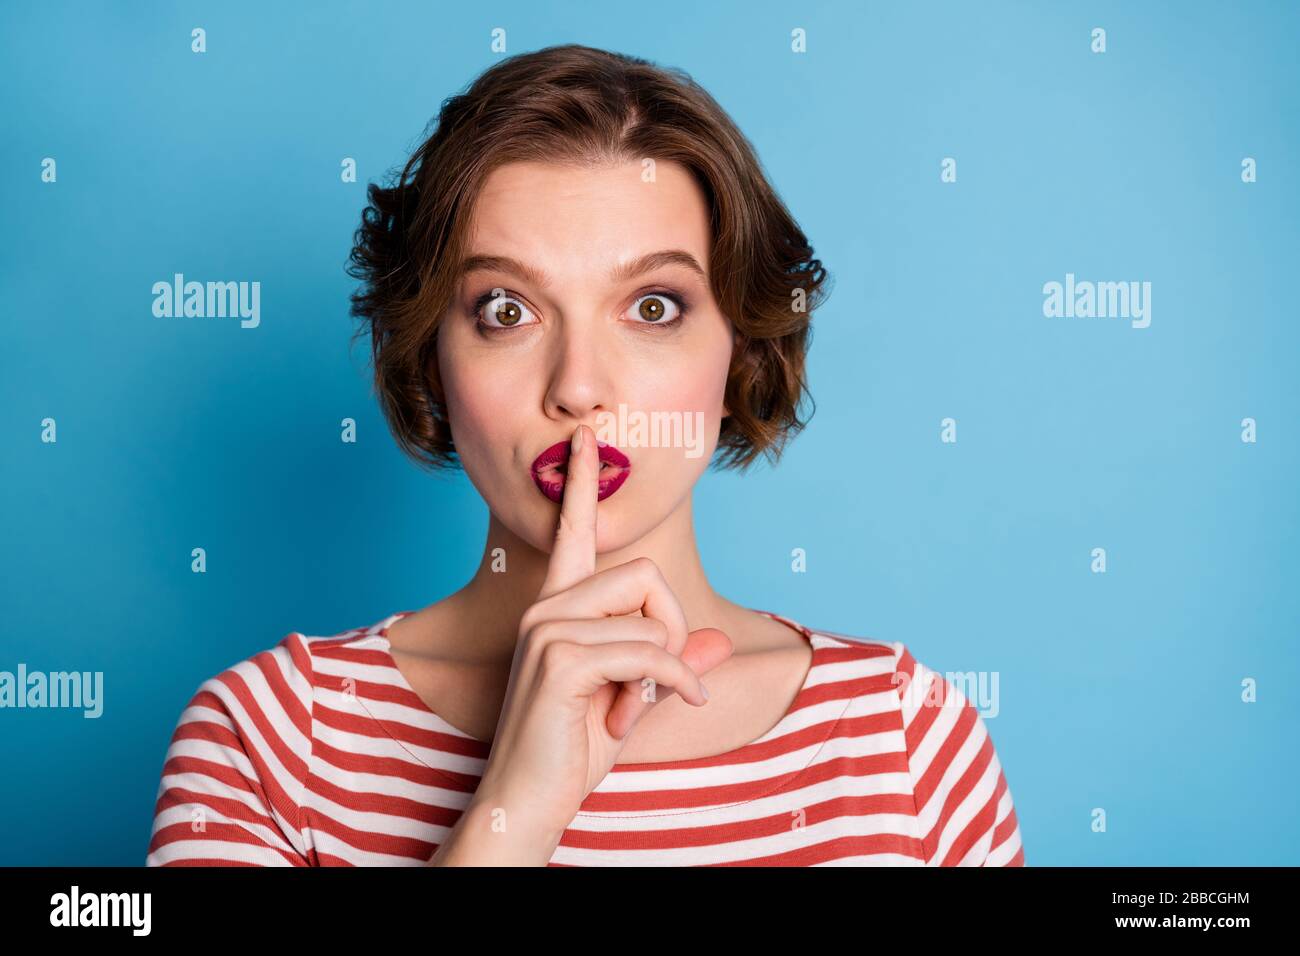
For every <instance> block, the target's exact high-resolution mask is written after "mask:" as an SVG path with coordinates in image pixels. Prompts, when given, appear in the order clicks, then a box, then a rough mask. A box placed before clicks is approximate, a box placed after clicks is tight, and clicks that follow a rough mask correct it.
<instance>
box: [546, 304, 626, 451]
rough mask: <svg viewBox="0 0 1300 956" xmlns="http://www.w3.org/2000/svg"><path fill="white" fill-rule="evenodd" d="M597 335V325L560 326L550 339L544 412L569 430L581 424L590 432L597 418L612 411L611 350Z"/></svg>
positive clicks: (612, 377)
mask: <svg viewBox="0 0 1300 956" xmlns="http://www.w3.org/2000/svg"><path fill="white" fill-rule="evenodd" d="M599 335H600V332H599V323H585V324H584V323H562V331H561V334H560V335H557V336H554V337H553V338H552V342H553V343H554V344H553V348H552V351H551V354H550V355H548V356H547V362H548V363H549V366H550V368H549V376H548V384H547V390H546V398H545V410H546V414H547V415H548V416H549V417H551V418H554V419H556V420H559V421H563V422H565V424H566V425H568V427H570V428H576V427H577V426H578V425H580V424H585V425H588V426H590V427H591V429H592V430H593V431H594V430H595V429H596V425H597V421H596V420H597V418H598V417H599V416H600V415H601V414H602V413H604V412H608V411H609V410H610V408H612V407H613V404H612V402H613V399H612V396H613V386H614V381H615V375H614V370H613V369H612V368H611V365H612V361H611V350H610V349H609V348H607V347H603V346H602V343H601V342H600V340H599Z"/></svg>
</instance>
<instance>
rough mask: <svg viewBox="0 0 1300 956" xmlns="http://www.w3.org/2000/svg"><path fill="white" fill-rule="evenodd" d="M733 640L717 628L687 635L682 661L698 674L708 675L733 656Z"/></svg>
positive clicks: (707, 628) (703, 628)
mask: <svg viewBox="0 0 1300 956" xmlns="http://www.w3.org/2000/svg"><path fill="white" fill-rule="evenodd" d="M733 650H735V646H734V645H733V644H732V643H731V638H729V637H727V635H726V634H725V633H724V632H723V631H720V630H718V629H717V628H716V627H701V628H699V629H698V630H694V631H691V632H690V633H689V634H687V635H686V647H685V648H684V649H683V650H682V654H681V657H682V660H683V661H684V662H685V663H686V664H687V665H688V666H689V667H690V668H691V670H693V671H695V673H697V674H706V673H708V672H709V671H711V670H713V668H715V667H717V666H718V665H719V664H721V663H722V662H723V661H725V660H726V659H727V658H729V657H730V656H731V652H732V651H733Z"/></svg>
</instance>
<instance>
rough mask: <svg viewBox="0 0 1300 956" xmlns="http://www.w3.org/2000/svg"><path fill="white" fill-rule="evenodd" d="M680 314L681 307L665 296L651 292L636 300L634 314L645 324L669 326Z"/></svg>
mask: <svg viewBox="0 0 1300 956" xmlns="http://www.w3.org/2000/svg"><path fill="white" fill-rule="evenodd" d="M680 312H681V307H680V306H679V305H678V304H677V303H676V302H674V301H673V300H672V299H671V298H669V297H668V296H666V295H661V294H659V293H656V292H652V293H650V294H649V295H643V296H642V297H641V298H640V299H638V300H637V304H636V314H637V316H638V317H639V318H640V319H641V320H643V321H644V322H646V323H650V324H654V325H669V324H671V323H672V322H673V321H674V320H675V319H676V318H677V315H678V314H679V313H680Z"/></svg>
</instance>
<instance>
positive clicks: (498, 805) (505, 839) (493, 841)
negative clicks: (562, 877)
mask: <svg viewBox="0 0 1300 956" xmlns="http://www.w3.org/2000/svg"><path fill="white" fill-rule="evenodd" d="M564 830H565V827H563V826H557V825H555V824H554V823H553V822H550V821H545V820H541V819H537V818H535V817H533V816H532V815H531V814H530V813H529V811H528V804H527V802H521V801H518V800H513V801H512V800H507V799H504V798H502V797H500V796H498V795H493V794H486V793H483V792H478V793H476V794H475V795H474V797H473V798H472V799H471V800H470V802H469V804H468V805H467V806H466V807H465V809H464V811H463V812H462V813H461V816H460V819H459V820H457V821H456V825H455V826H454V827H453V828H452V830H451V832H450V833H449V834H448V836H447V839H446V840H445V841H444V842H443V844H442V846H440V847H439V848H438V851H437V852H436V853H435V854H434V855H433V857H432V858H431V859H430V860H429V865H430V866H545V865H546V864H547V863H548V862H549V861H550V859H551V856H552V855H553V854H554V853H555V848H556V847H557V846H559V844H560V840H561V839H562V838H563V836H564Z"/></svg>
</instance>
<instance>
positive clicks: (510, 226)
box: [389, 162, 811, 782]
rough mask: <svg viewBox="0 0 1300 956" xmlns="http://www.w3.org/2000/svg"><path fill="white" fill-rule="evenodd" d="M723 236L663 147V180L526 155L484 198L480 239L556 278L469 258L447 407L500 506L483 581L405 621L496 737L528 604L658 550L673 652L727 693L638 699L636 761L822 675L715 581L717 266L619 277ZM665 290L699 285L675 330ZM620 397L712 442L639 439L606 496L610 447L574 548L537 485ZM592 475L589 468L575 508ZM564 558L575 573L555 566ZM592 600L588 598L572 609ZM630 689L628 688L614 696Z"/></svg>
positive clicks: (732, 740)
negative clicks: (690, 423) (602, 490)
mask: <svg viewBox="0 0 1300 956" xmlns="http://www.w3.org/2000/svg"><path fill="white" fill-rule="evenodd" d="M709 244H710V232H709V217H708V209H707V205H706V202H705V197H704V195H703V194H702V193H701V191H700V189H699V186H698V185H697V184H696V183H695V181H694V179H693V178H692V177H691V176H690V174H689V173H688V172H687V171H686V170H685V169H684V168H682V167H680V166H679V165H677V164H674V163H668V162H660V163H658V164H657V168H656V179H655V181H654V182H651V183H647V182H643V181H642V166H641V164H640V163H639V162H634V163H628V164H624V165H614V166H606V167H601V168H577V167H572V166H561V165H553V164H540V163H514V164H510V165H507V166H503V167H500V168H498V169H497V170H495V171H494V172H493V173H492V174H491V176H490V177H489V178H488V181H487V182H486V184H485V186H484V188H483V190H482V192H481V194H480V197H479V199H478V201H477V202H476V204H475V207H474V210H473V214H472V218H471V225H470V243H469V247H468V248H469V255H470V256H477V255H482V256H493V257H508V258H510V259H513V260H516V261H517V262H519V263H523V264H525V265H527V266H529V267H531V268H532V269H533V270H535V271H537V272H540V273H542V274H544V275H545V276H546V277H547V278H548V279H549V282H545V283H542V282H538V281H535V278H536V277H532V278H530V277H526V276H524V275H520V274H516V273H515V272H514V271H513V270H510V271H507V270H503V269H502V268H500V267H493V268H490V269H478V270H474V271H471V272H468V273H466V274H464V275H463V277H462V280H461V284H460V288H459V291H458V294H457V298H456V301H455V303H454V304H453V306H452V307H451V309H450V310H449V311H448V313H447V314H446V315H445V316H444V317H443V319H442V324H441V326H440V328H439V333H438V336H439V338H438V349H437V361H438V371H439V374H440V376H441V381H442V384H443V389H444V393H445V395H446V399H447V409H448V418H449V422H450V427H451V431H452V435H453V440H454V442H455V445H456V449H457V452H458V454H459V457H460V460H461V462H462V464H463V466H464V469H465V472H466V474H467V475H468V477H469V479H470V481H471V482H472V483H473V485H474V486H475V488H476V489H477V490H478V491H479V493H480V494H481V495H482V496H483V499H484V501H485V502H486V503H487V505H488V510H489V522H488V531H487V536H486V541H485V543H484V547H483V554H482V560H481V562H480V565H479V567H478V569H477V571H476V573H475V574H474V576H473V577H472V578H471V580H470V581H469V582H468V583H467V584H466V585H465V586H464V587H462V588H461V589H460V590H459V591H457V592H455V593H454V594H452V595H449V596H448V597H446V598H444V599H443V600H441V601H438V602H436V603H434V604H432V605H429V606H428V607H426V608H424V609H422V610H420V611H419V612H417V613H416V614H414V615H412V616H410V617H408V618H404V619H403V620H401V621H399V622H398V623H397V624H395V625H394V626H393V628H392V629H391V630H390V634H389V637H390V640H391V642H392V647H393V655H394V658H395V660H396V661H397V664H398V667H399V668H400V669H401V670H402V672H403V674H404V676H406V678H407V680H408V681H409V682H410V683H411V685H412V687H414V688H415V690H416V691H417V693H419V694H420V696H421V698H422V699H423V700H424V701H425V702H426V703H427V704H428V705H429V706H430V708H431V709H433V710H434V711H435V712H437V713H438V714H439V715H440V716H442V717H443V718H444V719H445V720H447V721H449V722H450V723H452V724H453V725H454V726H456V727H458V728H460V729H461V730H463V731H464V732H466V733H469V734H470V735H472V736H474V737H477V738H478V739H480V740H494V739H497V732H498V730H500V729H501V725H502V724H503V723H504V721H503V719H502V718H503V703H504V702H506V701H507V700H508V698H507V691H508V689H509V687H510V684H509V679H510V675H511V672H512V667H513V666H514V664H515V663H516V652H517V651H518V650H519V649H520V639H521V634H520V623H521V619H522V618H523V616H524V614H525V612H526V611H527V610H529V608H530V607H533V606H534V605H535V604H537V602H538V601H539V596H540V595H541V594H543V593H545V592H546V590H547V588H548V586H549V587H550V588H551V589H552V590H553V592H554V590H555V589H557V588H558V589H559V590H564V588H574V589H575V593H576V586H578V585H579V584H580V582H582V581H583V580H584V579H585V578H587V577H589V576H590V575H592V574H594V575H596V577H595V578H593V580H598V579H601V578H602V577H603V575H602V573H603V572H606V571H612V570H613V569H618V568H620V567H621V566H624V565H627V564H628V563H629V562H633V561H634V559H637V558H648V559H650V561H652V562H653V563H654V566H655V567H657V569H658V572H659V574H661V575H662V581H663V583H664V586H665V590H666V592H667V593H668V595H669V597H668V598H665V599H664V600H666V601H668V602H669V603H671V604H672V605H673V606H675V607H676V608H679V609H680V614H681V616H682V618H683V620H684V630H683V632H682V634H681V635H678V636H677V637H675V638H674V640H673V645H674V646H671V647H670V648H669V649H670V650H672V651H673V652H674V653H675V654H676V655H679V656H681V659H682V660H685V661H688V663H690V664H691V666H692V668H693V669H694V670H695V671H696V673H699V674H704V673H705V672H707V677H708V680H707V682H706V683H707V688H708V693H709V698H708V700H707V703H705V704H704V705H703V706H699V705H698V704H696V703H692V702H688V701H687V700H684V699H683V694H685V696H687V697H692V696H693V694H692V693H691V692H690V691H688V690H687V689H685V688H683V691H682V693H667V694H665V693H663V691H662V690H661V692H660V694H659V695H658V697H659V699H658V701H657V702H656V703H653V704H650V705H648V706H647V707H646V708H644V709H643V712H640V713H638V714H637V715H636V722H635V731H634V732H633V733H630V734H628V735H627V736H626V738H624V740H623V741H622V745H621V750H620V751H619V753H618V762H619V763H639V762H647V761H660V760H684V759H691V758H693V757H701V756H709V755H713V754H718V753H723V752H727V751H730V750H733V749H736V748H738V747H741V746H743V745H744V744H746V743H749V742H750V741H752V740H755V739H757V738H758V737H760V736H761V735H763V734H764V733H766V732H767V731H768V730H770V729H771V728H772V727H773V726H774V725H775V724H776V722H777V721H778V720H779V719H780V717H781V716H782V715H783V714H784V713H785V712H786V711H787V710H788V708H789V706H790V704H791V702H792V701H793V699H794V697H795V695H796V693H797V692H798V690H799V687H800V686H801V685H802V683H803V681H804V679H805V677H806V674H807V672H808V668H809V666H810V663H811V652H810V649H809V647H808V644H807V642H806V641H805V640H804V639H803V638H802V637H801V636H800V635H799V634H797V633H796V632H794V631H793V630H791V629H790V628H788V627H786V626H785V625H783V624H780V623H779V622H776V621H772V620H770V619H769V618H766V617H764V616H762V615H760V614H757V613H755V612H753V611H751V610H749V609H747V608H745V607H743V606H740V605H737V604H735V603H733V602H731V601H729V600H727V599H726V598H724V597H722V596H721V595H719V594H718V593H717V592H716V591H714V589H713V588H712V586H711V585H710V583H709V581H708V577H707V575H706V574H705V572H704V568H703V565H702V563H701V560H700V555H699V551H698V547H697V544H696V540H695V532H694V525H693V518H692V491H693V488H694V486H695V483H696V481H697V480H698V479H699V477H700V475H701V474H702V473H703V472H704V471H705V469H706V468H707V465H708V462H709V460H710V457H711V453H712V452H713V450H714V448H715V447H716V444H717V438H718V432H719V429H720V427H721V423H722V419H723V418H724V417H725V416H726V415H727V414H728V412H727V409H726V405H725V400H724V390H725V384H726V377H727V371H728V367H729V364H730V359H731V352H732V348H733V343H734V341H735V338H734V337H735V334H736V333H735V329H734V326H733V325H732V323H731V321H730V319H728V318H727V317H726V316H725V315H724V314H723V313H722V312H721V310H720V309H719V307H718V305H717V303H716V301H715V300H714V298H713V296H712V293H711V290H710V288H709V283H708V281H707V279H706V278H704V277H703V276H701V275H698V274H696V273H695V272H694V271H692V270H691V269H690V268H688V267H687V266H685V265H682V264H680V263H668V264H662V265H659V266H658V267H656V268H654V269H653V270H652V271H649V272H645V273H644V274H641V275H638V276H634V277H629V278H626V279H622V280H615V279H613V278H611V273H612V271H613V270H614V269H615V268H616V267H618V266H621V265H626V264H627V263H629V262H632V261H634V260H636V259H638V258H640V257H642V256H644V255H646V254H648V253H654V252H660V251H663V250H681V251H684V252H686V253H688V254H689V255H690V256H691V257H693V258H694V259H695V261H696V262H697V263H698V264H699V266H700V267H701V268H702V269H703V270H704V272H705V273H706V274H707V270H708V268H709V260H708V251H709ZM493 290H502V293H503V294H504V295H505V296H506V298H505V299H503V300H502V299H498V300H497V301H489V302H488V303H486V304H485V305H483V306H482V308H480V309H479V311H478V312H477V313H474V312H473V306H474V302H475V300H476V299H478V297H479V296H480V295H482V294H483V293H489V292H492V291H493ZM664 293H675V294H677V295H678V296H680V297H681V298H682V299H684V300H685V303H686V311H685V314H684V316H683V321H682V322H681V323H679V324H677V325H675V326H667V325H664V324H663V323H665V322H667V321H669V320H671V319H672V318H674V317H675V316H677V315H678V314H679V309H678V307H677V305H676V304H675V303H674V302H673V301H672V300H671V299H670V298H669V297H668V296H666V295H664ZM647 303H652V304H654V305H656V306H658V307H659V308H660V309H661V310H662V311H661V313H660V314H661V315H662V320H661V322H660V323H658V324H656V323H653V322H651V321H648V320H647V318H646V317H645V316H646V314H647V313H646V312H645V311H644V308H643V307H644V306H645V305H646V304H647ZM503 309H504V310H505V311H504V312H503V311H502V310H503ZM511 319H516V320H517V321H515V323H514V324H513V325H509V326H507V327H505V328H504V330H503V331H497V332H495V333H484V332H482V331H480V329H479V328H478V326H477V324H476V322H481V323H483V324H484V325H488V326H502V325H503V324H505V323H508V322H510V320H511ZM620 404H625V405H626V406H627V407H628V408H629V409H631V410H643V411H650V410H663V411H682V412H685V413H687V414H690V415H694V413H695V412H700V413H702V415H703V423H704V434H703V438H702V441H703V449H702V450H703V453H702V454H701V455H699V457H695V458H692V457H688V456H687V454H686V453H685V450H684V449H682V448H663V447H635V446H634V447H622V448H621V450H622V451H623V452H624V453H625V454H627V456H628V457H629V458H630V459H631V462H632V472H631V475H630V476H629V477H628V479H627V481H626V482H624V484H623V486H622V487H621V488H620V489H619V490H618V492H617V493H615V494H614V495H613V496H611V497H609V498H608V499H606V500H604V501H600V502H599V503H597V502H596V501H595V500H594V488H595V484H594V481H595V474H596V468H597V467H598V462H597V461H596V459H595V457H594V456H593V457H592V475H591V478H592V482H591V484H590V485H589V486H588V487H590V488H591V489H592V490H593V494H592V501H591V502H590V503H589V505H590V512H591V530H590V540H587V539H582V540H580V541H578V542H576V543H572V544H571V554H570V555H569V556H567V557H565V556H564V555H563V554H560V553H558V552H559V551H560V550H561V549H560V548H559V546H558V545H557V540H563V535H561V538H560V539H557V526H558V527H560V528H561V530H563V526H564V522H562V521H561V511H562V506H561V505H558V504H556V503H554V502H552V501H550V500H549V499H547V498H546V497H545V496H543V495H542V494H541V493H540V492H539V491H538V489H537V488H536V486H535V485H534V483H533V479H532V477H531V475H530V473H529V466H530V465H531V464H532V462H533V460H534V459H535V458H536V456H537V455H538V454H539V453H540V452H541V451H542V450H543V449H545V448H546V447H548V446H550V445H552V444H554V443H555V442H557V441H567V440H569V439H570V438H571V436H572V435H573V434H574V431H575V430H576V429H577V428H578V427H579V426H581V425H586V426H587V427H588V428H589V429H595V428H596V427H597V425H598V422H599V421H600V419H599V416H600V415H601V413H602V412H609V413H616V412H617V411H618V408H619V405H620ZM587 434H588V436H589V437H590V438H591V439H594V438H595V437H596V436H595V434H594V432H592V431H588V432H587ZM577 482H578V478H577V476H576V473H575V476H574V478H573V479H572V480H571V481H570V487H569V488H566V500H565V507H567V506H568V505H569V501H568V497H569V491H570V490H571V489H572V487H573V486H575V485H576V484H577ZM577 513H578V512H575V514H577ZM498 548H500V549H503V550H504V553H505V555H506V560H507V569H508V570H507V572H506V573H498V572H494V571H493V570H492V562H493V555H494V552H495V551H496V549H498ZM586 551H590V552H591V553H590V555H589V556H586V554H585V552H586ZM573 554H577V555H580V557H578V558H574V557H573ZM561 561H563V562H564V563H565V566H566V567H567V568H568V570H563V569H560V568H557V564H558V563H560V562H561ZM575 561H576V562H577V566H578V567H579V568H581V570H580V571H578V572H574V571H573V567H574V562H575ZM560 581H563V584H564V588H560V587H559V586H558V584H557V582H560ZM566 600H567V599H566ZM574 606H576V605H574V604H573V603H572V601H570V608H569V609H570V610H571V609H572V607H574ZM629 610H632V611H633V613H634V614H635V613H638V612H636V611H635V610H634V609H629ZM773 610H775V609H773ZM620 613H627V612H626V611H624V612H620ZM639 613H643V614H648V613H649V612H648V611H647V612H639ZM672 613H674V614H675V613H677V612H676V611H673V612H672ZM655 614H656V615H658V616H662V615H659V614H658V612H655ZM574 616H575V617H584V616H586V615H582V614H577V615H574ZM594 616H595V617H597V618H600V617H602V615H601V614H599V613H597V614H595V615H594ZM597 623H599V622H597ZM703 629H716V630H703ZM686 631H690V632H700V633H698V634H694V635H693V638H692V640H691V641H690V642H689V646H688V645H687V644H685V643H682V641H684V639H685V632H686ZM465 635H474V638H473V640H467V639H466V638H465ZM678 638H680V640H679V639H678ZM575 639H577V638H575ZM625 686H627V687H629V688H631V687H634V686H639V685H638V684H636V683H635V682H629V683H628V684H626V685H625ZM614 693H616V687H615V686H614V685H611V686H610V688H609V699H610V700H612V698H613V694H614ZM634 709H635V707H634V706H633V705H630V704H629V705H627V706H626V707H625V706H624V705H623V704H620V705H619V709H618V710H617V711H616V713H618V714H620V715H621V716H622V717H628V718H630V717H631V716H632V711H633V710H634ZM492 759H493V760H496V751H495V750H494V753H493V758H492ZM485 782H487V781H486V777H485Z"/></svg>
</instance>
